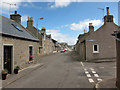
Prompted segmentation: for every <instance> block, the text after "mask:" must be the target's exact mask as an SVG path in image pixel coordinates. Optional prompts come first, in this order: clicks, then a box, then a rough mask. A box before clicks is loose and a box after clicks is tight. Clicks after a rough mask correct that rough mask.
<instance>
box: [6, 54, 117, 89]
mask: <svg viewBox="0 0 120 90" xmlns="http://www.w3.org/2000/svg"><path fill="white" fill-rule="evenodd" d="M40 62H41V63H44V64H45V65H44V66H42V67H40V68H38V69H37V70H35V71H33V72H31V73H30V74H29V75H26V76H24V77H22V78H21V79H19V80H17V81H15V82H13V83H12V84H10V85H8V86H7V87H6V88H93V87H94V85H95V84H96V83H97V82H98V81H101V80H104V79H108V78H113V77H115V73H116V72H115V69H116V67H115V62H104V63H91V62H78V61H76V60H74V59H73V58H72V57H71V52H67V53H57V54H54V55H50V56H44V57H42V58H41V61H40Z"/></svg>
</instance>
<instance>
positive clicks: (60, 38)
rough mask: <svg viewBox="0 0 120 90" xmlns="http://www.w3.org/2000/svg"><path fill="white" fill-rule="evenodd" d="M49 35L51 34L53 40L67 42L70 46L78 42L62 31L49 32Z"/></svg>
mask: <svg viewBox="0 0 120 90" xmlns="http://www.w3.org/2000/svg"><path fill="white" fill-rule="evenodd" d="M47 34H51V35H52V38H53V39H55V40H57V41H58V42H66V43H68V44H69V45H74V44H75V42H76V37H71V36H69V35H67V34H63V33H61V32H60V30H47Z"/></svg>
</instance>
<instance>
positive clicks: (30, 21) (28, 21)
mask: <svg viewBox="0 0 120 90" xmlns="http://www.w3.org/2000/svg"><path fill="white" fill-rule="evenodd" d="M27 27H28V28H29V27H33V17H28V20H27Z"/></svg>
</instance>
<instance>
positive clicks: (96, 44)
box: [76, 7, 118, 60]
mask: <svg viewBox="0 0 120 90" xmlns="http://www.w3.org/2000/svg"><path fill="white" fill-rule="evenodd" d="M115 30H118V26H117V25H116V24H115V23H114V21H113V15H109V7H107V15H106V16H105V17H104V25H102V26H101V27H100V28H99V29H97V30H96V31H94V26H93V25H92V23H89V32H87V33H84V34H82V35H79V37H78V43H77V48H76V49H77V51H78V52H79V54H80V59H84V60H96V59H113V58H116V48H115V46H116V43H115V37H112V35H111V34H112V33H113V31H115ZM78 44H79V45H78ZM78 47H79V48H78Z"/></svg>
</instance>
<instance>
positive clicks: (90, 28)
mask: <svg viewBox="0 0 120 90" xmlns="http://www.w3.org/2000/svg"><path fill="white" fill-rule="evenodd" d="M91 32H94V27H93V25H92V23H89V33H91Z"/></svg>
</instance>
